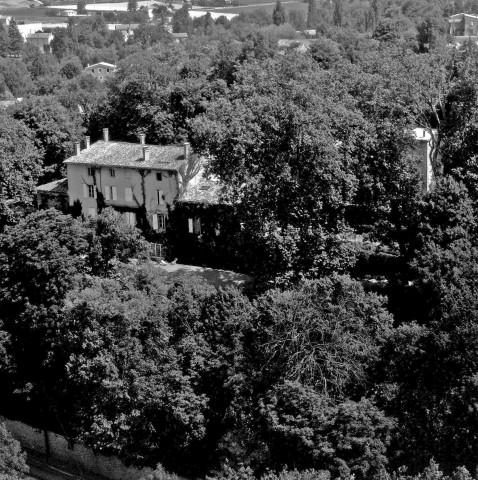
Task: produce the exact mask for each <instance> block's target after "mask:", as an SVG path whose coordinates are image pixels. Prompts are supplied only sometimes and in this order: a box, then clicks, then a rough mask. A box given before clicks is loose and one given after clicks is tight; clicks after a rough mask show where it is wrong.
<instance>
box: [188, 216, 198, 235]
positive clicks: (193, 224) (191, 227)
mask: <svg viewBox="0 0 478 480" xmlns="http://www.w3.org/2000/svg"><path fill="white" fill-rule="evenodd" d="M188 231H189V233H195V234H196V235H201V220H200V219H199V218H188Z"/></svg>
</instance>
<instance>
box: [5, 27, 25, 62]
mask: <svg viewBox="0 0 478 480" xmlns="http://www.w3.org/2000/svg"><path fill="white" fill-rule="evenodd" d="M8 43H9V51H10V55H12V56H14V57H19V56H20V54H21V53H22V51H23V44H24V41H23V37H22V34H21V33H20V30H18V26H17V23H16V22H15V20H14V19H13V18H12V19H11V20H10V24H9V26H8Z"/></svg>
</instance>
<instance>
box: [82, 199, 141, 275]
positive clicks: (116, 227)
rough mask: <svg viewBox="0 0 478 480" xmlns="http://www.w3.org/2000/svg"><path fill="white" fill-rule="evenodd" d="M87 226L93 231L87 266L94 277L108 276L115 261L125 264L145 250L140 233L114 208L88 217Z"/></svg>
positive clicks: (89, 239) (90, 234)
mask: <svg viewBox="0 0 478 480" xmlns="http://www.w3.org/2000/svg"><path fill="white" fill-rule="evenodd" d="M86 225H87V228H89V229H90V233H89V234H88V237H87V239H88V243H89V253H88V264H89V266H90V268H91V271H92V272H93V273H94V274H95V275H107V274H108V273H109V272H111V270H112V268H113V260H116V261H120V262H124V261H127V260H129V259H130V258H132V257H133V256H135V255H137V254H138V253H141V252H142V251H143V250H144V244H143V241H142V239H141V236H140V234H139V231H138V230H136V229H135V228H133V227H130V226H129V225H127V224H126V222H125V221H124V220H123V218H122V217H121V215H119V214H118V213H116V212H115V211H114V210H113V209H111V208H108V209H106V210H104V211H103V212H102V213H101V214H100V215H97V216H96V217H94V218H89V219H88V220H87V223H86Z"/></svg>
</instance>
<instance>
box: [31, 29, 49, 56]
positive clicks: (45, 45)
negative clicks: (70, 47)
mask: <svg viewBox="0 0 478 480" xmlns="http://www.w3.org/2000/svg"><path fill="white" fill-rule="evenodd" d="M53 38H54V36H53V34H52V33H31V34H30V35H28V36H27V43H28V44H30V45H35V46H36V47H38V49H39V50H40V52H42V53H45V50H48V49H49V48H50V43H51V41H52V40H53Z"/></svg>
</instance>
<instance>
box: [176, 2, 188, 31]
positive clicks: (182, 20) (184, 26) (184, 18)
mask: <svg viewBox="0 0 478 480" xmlns="http://www.w3.org/2000/svg"><path fill="white" fill-rule="evenodd" d="M172 23H173V32H174V33H190V32H191V29H192V20H191V17H190V16H189V7H188V6H187V4H184V5H183V6H182V7H181V8H180V9H179V10H176V11H175V12H174V15H173V20H172Z"/></svg>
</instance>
